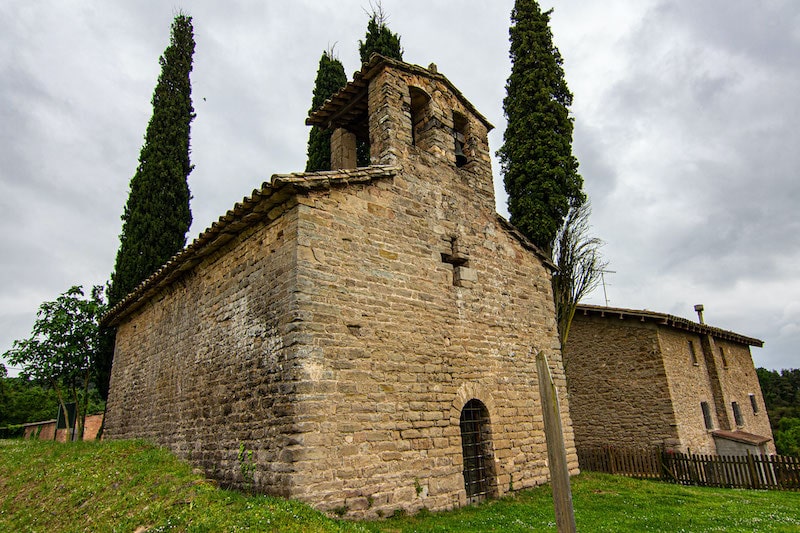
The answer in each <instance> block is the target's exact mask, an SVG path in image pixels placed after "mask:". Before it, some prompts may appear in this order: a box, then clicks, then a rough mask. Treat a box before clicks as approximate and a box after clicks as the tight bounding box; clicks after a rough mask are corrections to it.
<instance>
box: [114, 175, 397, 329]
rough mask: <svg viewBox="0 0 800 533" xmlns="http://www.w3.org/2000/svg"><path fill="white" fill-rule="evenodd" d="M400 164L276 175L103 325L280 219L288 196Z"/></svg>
mask: <svg viewBox="0 0 800 533" xmlns="http://www.w3.org/2000/svg"><path fill="white" fill-rule="evenodd" d="M398 170H399V168H398V167H393V166H386V165H374V166H370V167H364V168H358V169H352V170H332V171H326V172H308V173H306V172H297V173H293V174H275V175H273V176H272V178H271V180H270V181H269V182H264V183H263V184H262V185H261V188H260V189H254V190H253V192H252V193H251V194H250V196H247V197H245V198H244V199H243V200H242V201H241V202H238V203H237V204H236V205H235V206H234V207H233V209H231V210H230V211H228V212H227V213H226V214H224V215H223V216H221V217H219V220H218V221H217V222H214V223H213V224H212V225H211V227H210V228H208V229H206V230H205V231H204V232H203V233H201V234H200V235H199V236H198V237H197V238H196V239H195V240H194V241H192V243H191V244H189V245H188V246H187V247H186V248H184V249H183V250H182V251H180V252H178V253H177V254H176V255H174V256H173V257H172V258H171V259H170V260H169V261H167V263H166V264H165V265H164V266H162V267H161V268H160V269H158V270H157V271H156V272H155V273H153V274H152V275H151V276H150V277H149V278H147V279H146V280H144V281H143V282H142V283H141V284H139V286H138V287H136V289H134V290H133V292H131V293H130V294H128V296H126V297H125V298H124V299H123V300H122V301H121V302H119V303H118V304H117V305H115V306H114V307H112V308H111V309H110V310H109V311H108V312H107V313H106V314H105V316H104V317H103V320H102V323H103V324H104V325H108V326H113V325H116V324H117V323H118V322H119V321H120V319H122V318H123V317H124V316H126V315H128V314H130V313H131V312H132V311H134V310H135V309H136V308H138V307H139V306H140V305H142V304H143V303H144V302H145V301H147V299H148V298H149V297H150V296H152V295H153V294H155V293H156V292H157V291H159V290H160V289H161V288H163V287H164V286H166V285H168V284H169V283H171V282H172V281H174V280H175V279H176V278H177V277H178V276H180V275H181V274H183V273H184V272H186V271H188V270H191V269H192V268H194V266H195V265H197V264H198V263H199V262H200V261H202V260H203V258H204V257H206V256H208V255H209V254H211V253H213V252H214V251H216V250H217V249H219V248H220V247H221V246H222V245H224V244H225V243H227V242H228V241H230V240H231V239H233V238H234V237H235V236H236V235H238V234H239V233H241V232H242V231H243V230H244V229H245V228H248V227H250V226H252V225H253V224H255V223H256V222H258V221H261V220H264V219H267V220H275V219H277V218H279V217H280V216H281V215H282V214H283V212H284V210H285V208H284V204H285V202H286V200H287V199H289V198H290V197H292V196H294V195H295V194H297V193H299V192H303V191H307V190H311V189H329V188H331V187H334V186H345V185H348V184H351V183H366V182H369V181H372V180H374V179H379V178H389V177H393V176H394V175H395V174H396V173H397V171H398Z"/></svg>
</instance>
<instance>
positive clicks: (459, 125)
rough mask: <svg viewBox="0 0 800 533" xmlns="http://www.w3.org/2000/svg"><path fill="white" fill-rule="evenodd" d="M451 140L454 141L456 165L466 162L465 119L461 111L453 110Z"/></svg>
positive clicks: (461, 165)
mask: <svg viewBox="0 0 800 533" xmlns="http://www.w3.org/2000/svg"><path fill="white" fill-rule="evenodd" d="M453 140H454V142H455V155H456V166H457V167H463V166H464V165H466V164H467V155H466V153H465V152H464V148H465V146H466V142H467V119H466V117H464V115H462V114H461V113H459V112H457V111H453Z"/></svg>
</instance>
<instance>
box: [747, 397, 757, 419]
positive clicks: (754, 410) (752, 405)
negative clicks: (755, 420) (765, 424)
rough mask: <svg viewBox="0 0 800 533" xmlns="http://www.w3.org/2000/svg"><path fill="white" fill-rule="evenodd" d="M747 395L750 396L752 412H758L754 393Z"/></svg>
mask: <svg viewBox="0 0 800 533" xmlns="http://www.w3.org/2000/svg"><path fill="white" fill-rule="evenodd" d="M748 396H750V407H752V408H753V414H754V415H755V414H758V402H757V401H756V395H755V394H749V395H748Z"/></svg>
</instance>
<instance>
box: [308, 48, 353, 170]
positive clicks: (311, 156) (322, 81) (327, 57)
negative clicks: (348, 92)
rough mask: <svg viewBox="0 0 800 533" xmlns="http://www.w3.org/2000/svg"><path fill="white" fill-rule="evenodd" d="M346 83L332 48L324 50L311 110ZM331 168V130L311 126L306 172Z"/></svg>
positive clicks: (340, 65)
mask: <svg viewBox="0 0 800 533" xmlns="http://www.w3.org/2000/svg"><path fill="white" fill-rule="evenodd" d="M346 84H347V74H345V73H344V66H343V65H342V62H341V61H339V60H338V59H337V58H335V57H334V56H333V49H331V50H326V51H325V52H323V53H322V57H320V59H319V68H317V79H316V80H315V81H314V93H313V97H312V99H311V111H314V110H315V109H317V108H318V107H320V106H321V105H322V104H323V103H325V100H327V99H328V98H330V97H331V96H333V95H334V94H336V93H337V92H338V91H339V89H341V88H342V87H344V86H345V85H346ZM330 169H331V131H329V130H326V129H323V128H321V127H319V126H312V127H311V131H310V132H309V134H308V161H307V162H306V172H317V171H319V170H330Z"/></svg>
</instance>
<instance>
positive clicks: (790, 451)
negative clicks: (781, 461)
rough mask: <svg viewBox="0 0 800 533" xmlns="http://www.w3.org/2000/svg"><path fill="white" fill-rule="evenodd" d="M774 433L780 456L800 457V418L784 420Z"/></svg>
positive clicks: (774, 429)
mask: <svg viewBox="0 0 800 533" xmlns="http://www.w3.org/2000/svg"><path fill="white" fill-rule="evenodd" d="M772 433H773V437H775V449H776V451H777V452H778V455H792V456H794V457H800V418H782V419H781V421H780V423H779V424H778V425H777V426H776V427H775V428H773V430H772Z"/></svg>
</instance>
